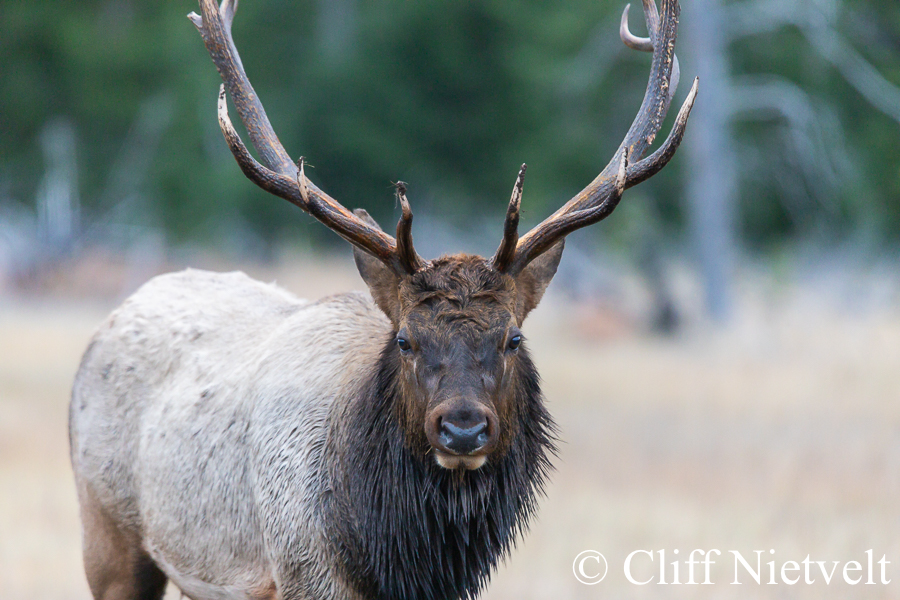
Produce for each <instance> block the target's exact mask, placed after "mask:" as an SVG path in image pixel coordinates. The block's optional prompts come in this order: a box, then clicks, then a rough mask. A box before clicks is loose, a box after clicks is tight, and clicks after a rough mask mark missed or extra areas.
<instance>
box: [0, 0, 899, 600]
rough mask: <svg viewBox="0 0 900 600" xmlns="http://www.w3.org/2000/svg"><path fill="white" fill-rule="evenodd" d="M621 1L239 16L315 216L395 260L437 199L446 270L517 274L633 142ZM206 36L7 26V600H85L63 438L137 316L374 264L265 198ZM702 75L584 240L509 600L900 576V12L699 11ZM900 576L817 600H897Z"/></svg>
mask: <svg viewBox="0 0 900 600" xmlns="http://www.w3.org/2000/svg"><path fill="white" fill-rule="evenodd" d="M624 4H625V2H624V0H568V1H565V2H537V1H511V0H466V1H452V0H415V1H411V0H378V1H370V2H362V1H361V0H293V1H287V0H243V2H242V3H241V8H240V10H239V11H238V14H237V18H236V20H235V23H234V36H235V41H236V43H237V46H238V48H239V49H240V51H241V55H242V58H243V63H244V65H245V67H246V70H247V72H248V74H249V77H250V79H251V81H252V82H253V84H254V85H255V87H256V90H257V92H258V93H259V96H260V97H261V99H262V101H263V103H264V105H265V106H266V109H267V111H268V114H269V116H270V118H271V120H272V122H273V125H274V128H275V130H276V132H278V134H279V136H280V137H281V140H282V142H283V143H284V146H285V147H286V149H287V150H288V152H290V153H291V154H292V156H294V157H295V158H296V157H299V156H300V155H304V156H306V157H307V159H308V160H309V162H310V163H311V164H312V165H313V166H314V167H315V169H312V170H310V171H308V173H309V175H310V178H311V179H313V180H314V181H315V182H316V183H317V184H318V185H320V186H321V187H322V188H323V189H324V190H326V191H328V192H329V193H330V194H331V195H332V196H334V197H335V198H337V199H338V200H339V201H341V202H342V203H344V204H345V205H346V206H348V207H356V206H362V207H365V208H366V209H368V210H369V211H370V212H371V213H372V214H373V215H375V216H376V218H377V219H378V220H379V221H380V222H381V223H382V224H383V225H384V226H385V228H393V223H395V222H396V219H397V217H398V215H399V209H398V206H397V205H396V203H395V201H394V198H393V189H392V185H391V182H392V181H397V180H404V181H407V182H409V198H410V201H411V202H412V205H413V209H414V211H415V214H416V220H415V225H414V235H415V239H416V247H417V249H418V250H419V251H420V252H421V254H422V255H423V256H425V257H426V258H431V257H434V256H436V255H438V254H440V253H442V252H451V251H452V252H456V251H461V250H463V251H468V252H479V253H482V254H490V253H492V252H493V251H494V249H495V248H496V246H497V244H498V243H499V240H500V235H501V227H502V223H503V214H504V211H505V208H506V205H507V202H508V200H509V194H510V191H511V190H512V186H513V182H514V179H515V175H516V173H517V171H518V168H519V166H520V165H521V163H523V162H526V163H528V165H529V169H528V175H527V178H526V182H525V194H524V199H523V225H522V228H523V229H524V228H525V227H529V226H531V225H533V224H535V223H537V222H539V221H540V220H541V219H542V218H544V217H545V216H547V215H548V214H550V213H551V212H552V211H553V210H555V208H557V207H558V206H560V205H561V204H563V203H564V202H565V201H566V200H568V199H569V198H570V197H572V196H573V195H574V194H576V193H577V192H578V191H579V190H580V189H581V188H582V187H583V186H584V185H586V184H587V183H588V182H589V181H591V180H592V179H593V178H594V177H595V175H596V174H597V173H598V172H599V171H600V170H601V169H602V168H603V166H604V165H605V164H606V163H607V161H608V160H609V159H610V158H611V156H612V153H613V152H614V151H615V149H616V147H617V145H618V144H619V142H620V140H621V139H622V137H623V136H624V135H625V132H626V131H627V129H628V126H629V124H630V123H631V120H632V119H633V117H634V115H635V114H636V113H637V111H638V108H639V106H640V103H641V97H642V94H643V93H644V89H645V86H646V82H647V75H648V72H649V66H650V57H649V56H648V55H646V54H642V53H639V52H635V51H633V50H628V49H626V48H625V47H624V46H623V44H622V43H621V42H620V40H619V36H618V25H619V17H620V15H621V14H622V9H623V8H624ZM192 10H197V5H196V3H195V2H194V1H192V0H185V1H184V2H181V1H179V2H173V1H171V0H166V1H163V2H159V1H157V2H151V1H149V0H102V1H101V0H82V1H80V2H50V1H48V0H0V532H2V533H0V590H2V592H0V595H2V596H3V598H4V600H7V599H8V600H19V599H22V600H25V599H26V598H27V599H29V600H34V599H36V598H37V599H41V600H83V599H85V598H89V592H88V589H87V583H86V581H85V579H84V573H83V569H82V560H81V543H80V542H81V540H80V525H79V518H78V508H77V502H76V499H75V491H74V486H73V483H72V474H71V468H70V465H69V457H68V435H67V409H66V407H67V404H68V396H69V392H70V389H71V383H72V379H73V377H74V374H75V371H76V369H77V368H78V364H79V359H80V357H81V354H82V352H83V351H84V348H85V347H86V346H87V344H88V342H89V340H90V337H91V335H92V332H93V330H94V328H95V327H96V326H97V324H98V323H100V322H101V321H102V319H103V318H104V316H105V315H107V314H108V313H109V311H110V310H112V309H113V308H114V307H115V306H116V305H117V304H118V303H119V302H121V300H122V299H123V298H124V297H125V296H126V295H128V294H130V293H131V292H133V291H134V290H135V289H136V288H137V287H138V286H139V285H141V284H142V283H144V282H145V281H146V280H147V279H149V278H150V277H152V276H153V275H155V274H157V273H159V272H163V271H168V270H174V269H179V268H183V267H184V266H194V267H212V268H216V269H219V270H225V269H235V268H240V269H243V270H245V271H247V272H248V273H249V274H250V275H252V276H254V277H256V278H259V279H262V280H265V281H273V280H276V281H277V282H278V284H279V285H281V286H283V287H284V288H285V289H287V290H289V291H291V292H293V293H296V294H298V295H300V296H302V297H306V298H317V297H320V296H322V295H326V294H332V293H335V292H338V291H343V290H347V289H352V288H354V287H355V288H356V289H360V288H362V286H363V284H362V281H361V280H360V278H359V277H358V275H357V274H356V272H355V269H354V267H353V263H352V261H351V260H350V258H349V248H348V247H347V244H346V243H344V242H343V241H342V240H340V239H339V238H338V237H337V236H336V235H334V234H332V233H331V232H329V231H328V230H326V228H325V227H323V226H322V225H320V224H318V223H316V222H315V221H314V220H313V219H311V218H310V217H308V216H307V215H305V214H303V213H302V212H301V211H300V210H299V209H297V208H296V207H294V206H291V205H289V204H288V203H287V202H284V201H282V200H281V199H278V198H275V197H273V196H269V195H267V194H265V193H264V192H262V191H260V190H259V189H258V188H257V187H255V186H254V185H253V184H252V183H250V182H249V181H247V180H246V179H245V178H244V176H243V175H242V174H241V172H240V170H239V169H238V167H237V165H236V163H235V161H234V159H233V158H232V157H231V155H230V153H229V151H228V149H227V147H226V145H225V143H224V141H223V139H222V135H221V133H220V131H219V128H218V123H217V120H216V114H215V112H216V95H217V90H218V86H219V81H220V80H219V76H218V74H217V73H216V70H215V68H214V67H213V64H212V62H211V61H210V59H209V57H208V56H207V54H206V50H205V48H204V47H203V44H202V42H201V39H200V36H199V35H198V34H197V32H196V31H195V29H194V27H193V26H192V25H191V23H190V22H189V21H188V19H187V18H186V14H187V13H188V12H189V11H192ZM631 29H632V31H633V32H634V33H636V34H638V35H644V34H645V27H644V26H643V23H642V19H641V17H640V10H639V9H638V7H637V6H633V7H632V10H631ZM677 51H678V56H679V59H680V63H681V74H682V77H681V79H682V84H681V89H680V90H678V92H677V93H676V95H675V100H674V104H675V106H676V107H677V106H679V105H680V104H681V102H682V100H683V98H684V97H685V95H686V93H687V88H688V85H689V83H690V81H691V79H692V78H693V76H694V75H699V76H700V80H701V81H700V95H699V97H698V100H697V103H696V106H695V108H694V111H693V113H692V115H691V119H690V122H689V124H688V128H687V133H686V136H685V140H684V143H683V145H682V147H681V149H680V150H679V152H678V154H677V155H676V157H675V158H674V160H673V161H672V162H671V163H670V164H669V166H668V167H667V168H666V169H664V170H663V171H662V172H661V173H660V174H659V175H657V176H656V177H654V178H653V179H651V180H650V181H648V182H646V183H644V184H642V185H640V186H638V187H636V188H632V189H631V190H629V191H628V192H627V193H626V195H625V198H624V200H623V202H622V203H621V205H620V206H619V208H618V209H617V210H616V212H615V214H614V215H612V217H610V219H609V220H607V221H605V222H604V223H601V224H599V225H597V226H594V227H589V228H586V229H584V230H581V231H579V232H576V233H575V234H573V235H571V236H569V239H568V241H567V247H566V253H565V256H564V257H563V260H562V264H561V266H560V271H559V272H558V274H557V276H556V278H555V280H554V283H553V285H552V286H550V290H549V292H548V294H547V297H546V298H545V299H544V301H543V302H542V306H541V308H540V309H539V310H537V311H535V312H534V316H533V317H529V322H528V323H527V333H528V335H529V342H528V343H529V348H530V350H531V351H532V352H533V353H534V356H535V360H536V363H537V364H538V365H540V370H541V375H542V377H543V380H544V390H545V393H546V396H547V400H548V403H549V407H550V409H551V412H552V413H553V414H554V417H555V418H556V419H557V422H558V423H559V426H560V431H561V437H562V439H563V440H564V443H563V444H561V449H560V452H561V453H560V456H559V458H558V460H557V461H556V463H555V466H556V468H557V472H556V474H555V475H554V477H553V481H552V483H551V484H550V485H549V486H548V496H547V498H546V500H545V501H544V502H543V503H542V508H541V511H540V516H539V519H537V520H536V522H535V524H534V526H533V527H532V530H531V533H530V534H529V535H528V536H526V538H525V540H524V542H523V543H522V544H520V547H519V549H518V550H517V551H516V552H515V553H514V554H513V556H512V558H511V559H510V560H509V561H507V563H506V564H505V565H504V567H503V568H502V569H501V570H500V572H499V573H498V575H497V577H496V578H495V581H494V582H493V584H492V585H491V586H490V588H489V590H488V591H487V592H486V594H485V596H484V597H485V598H490V599H491V600H505V599H512V598H515V599H516V600H521V599H534V600H543V599H548V600H549V599H555V598H560V597H567V598H597V597H601V596H609V597H616V598H660V597H666V598H692V599H696V598H719V599H721V598H740V599H741V600H747V599H748V598H783V597H785V593H786V592H785V591H784V589H783V588H780V587H778V586H767V585H766V586H760V587H759V588H752V589H751V587H750V586H743V587H742V586H734V587H732V586H730V585H725V584H724V583H723V584H722V585H718V586H703V587H704V589H703V590H699V593H698V590H697V588H692V587H691V586H685V587H684V588H681V589H676V587H675V586H667V588H666V589H665V590H664V591H665V593H663V592H662V591H660V589H659V588H656V589H651V588H652V587H653V586H646V587H644V588H637V587H635V586H633V585H631V584H629V583H628V582H627V581H626V580H625V579H624V577H623V575H622V573H621V570H620V566H621V563H622V561H623V560H624V557H625V556H626V555H627V554H628V552H630V551H632V550H634V549H637V548H667V549H672V548H681V549H682V550H683V551H687V550H688V549H690V548H713V547H718V548H720V549H722V550H723V551H724V550H725V549H731V548H734V549H738V550H741V551H742V552H744V555H745V556H751V555H752V552H753V551H754V550H755V549H769V548H775V549H777V551H778V555H777V559H778V560H779V561H782V560H786V559H792V560H801V559H802V557H803V556H806V555H807V554H812V556H813V559H814V560H822V559H826V560H842V561H846V560H860V558H861V557H864V554H863V553H864V552H865V551H866V550H867V549H872V548H874V549H875V552H876V556H879V555H880V554H881V553H882V552H886V553H887V555H888V557H889V559H890V560H891V561H892V563H891V569H896V568H898V565H900V562H898V560H897V557H898V556H900V504H898V503H897V498H898V497H900V478H898V476H897V474H898V473H900V403H898V402H897V399H898V397H900V369H898V367H897V365H900V2H897V0H733V1H732V0H683V1H682V18H681V26H680V28H679V37H678V50H677ZM675 112H676V111H675V110H672V117H670V118H669V119H668V122H667V123H666V124H664V126H663V131H668V128H669V127H670V125H671V121H672V120H673V117H674V113H675ZM233 118H234V117H233ZM235 120H236V119H235ZM659 332H665V333H675V335H659V334H658V333H659ZM587 548H593V549H596V550H600V551H602V552H604V553H605V554H606V556H607V558H608V559H609V560H610V568H611V572H610V577H609V578H608V579H607V580H606V581H605V582H604V583H603V584H602V585H600V586H598V587H596V588H594V587H588V586H582V585H580V584H578V583H577V582H576V581H575V579H574V578H573V576H572V560H573V558H574V556H576V555H577V554H578V553H579V552H581V551H582V550H584V549H587ZM682 556H684V555H682ZM616 565H619V566H618V567H617V566H616ZM719 566H720V567H722V568H723V569H724V570H723V571H722V572H721V573H720V574H719V575H717V576H716V581H722V582H724V581H726V580H727V575H728V573H727V572H726V571H727V563H726V562H721V563H720V565H719ZM891 573H892V577H893V582H894V583H892V584H891V585H890V586H878V587H877V588H876V589H873V588H875V586H862V585H861V586H856V587H855V588H850V587H847V586H842V585H833V586H831V587H828V586H826V585H825V583H824V582H821V581H819V583H818V584H817V585H812V586H795V587H794V588H792V589H791V590H790V595H791V597H792V598H809V599H810V600H812V599H815V600H821V599H823V598H840V599H841V600H847V599H848V598H866V599H867V600H871V599H872V598H885V599H887V598H891V599H896V598H898V597H900V592H898V590H900V576H898V575H897V573H898V571H896V570H894V571H892V572H891ZM863 588H867V589H863ZM167 597H168V598H169V599H171V600H175V599H177V598H179V597H180V594H179V593H178V591H177V590H175V589H174V588H173V587H170V590H169V594H168V596H167Z"/></svg>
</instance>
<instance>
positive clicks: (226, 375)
mask: <svg viewBox="0 0 900 600" xmlns="http://www.w3.org/2000/svg"><path fill="white" fill-rule="evenodd" d="M643 5H644V16H645V19H646V22H647V28H648V30H649V37H648V38H640V37H636V36H634V35H633V34H632V33H631V32H630V31H629V30H628V20H627V19H628V8H627V7H626V9H625V13H624V14H623V18H622V26H621V30H620V34H621V37H622V40H623V41H624V42H625V43H626V44H627V45H628V46H630V47H632V48H636V49H638V50H644V51H651V52H652V53H653V60H652V67H651V72H650V80H649V83H648V85H647V91H646V94H645V96H644V100H643V103H642V105H641V108H640V111H639V112H638V114H637V117H636V118H635V120H634V122H633V124H632V125H631V128H630V129H629V130H628V133H627V135H626V136H625V139H624V140H623V141H622V143H621V145H620V146H619V148H618V150H617V151H616V153H615V155H614V156H613V158H612V160H611V161H610V163H609V164H608V165H607V166H606V167H605V168H604V169H603V171H602V172H601V173H600V175H599V176H598V177H597V178H596V179H595V180H594V181H593V182H591V183H590V185H588V186H587V187H586V188H585V189H584V190H583V191H582V192H581V193H579V194H578V195H577V196H575V197H574V198H572V199H571V200H569V201H568V202H567V203H566V204H565V205H564V206H563V207H562V208H560V209H559V210H557V211H556V212H555V213H553V214H552V215H551V216H550V217H548V218H547V219H546V220H545V221H543V222H542V223H540V224H539V225H538V226H537V227H535V228H534V229H532V230H531V231H529V232H528V233H526V234H525V235H523V236H521V237H520V236H519V234H518V221H519V206H520V200H521V196H522V180H523V176H524V173H525V167H524V165H523V167H522V169H521V170H520V171H519V175H518V178H517V180H516V183H515V187H514V189H513V193H512V199H511V200H510V203H509V208H508V210H507V212H506V222H505V224H504V226H503V237H502V240H501V242H500V246H499V248H498V249H497V252H496V253H495V254H494V256H493V257H491V258H487V259H486V258H483V257H480V256H473V255H467V254H456V255H451V256H442V257H440V258H437V259H434V260H425V259H423V258H422V257H420V256H419V255H418V254H417V253H416V251H415V249H414V247H413V240H412V234H411V226H412V220H413V215H412V211H411V209H410V205H409V202H408V201H407V198H406V193H405V188H404V186H403V185H398V187H397V195H398V197H399V200H400V203H401V207H402V216H401V218H400V221H399V223H398V224H397V233H396V237H392V236H390V235H388V234H387V233H385V232H383V231H382V230H381V229H380V228H379V227H378V225H377V224H376V223H375V222H374V221H373V220H372V219H371V218H370V217H369V216H368V215H367V214H366V213H365V211H362V210H356V211H354V212H351V211H348V210H347V209H345V208H344V207H343V206H341V205H340V204H339V203H338V202H337V201H335V200H334V199H332V198H331V197H330V196H328V195H327V194H326V193H325V192H323V191H322V190H320V189H319V188H318V187H317V186H316V185H315V184H313V182H311V181H310V180H309V178H308V177H307V175H306V172H305V168H304V161H303V160H302V159H301V160H300V161H298V162H297V163H295V162H294V161H293V160H291V159H290V157H289V156H288V154H287V153H286V152H285V150H284V148H283V147H282V146H281V144H280V143H279V141H278V138H277V137H276V135H275V133H274V131H273V129H272V126H271V125H270V123H269V120H268V118H267V117H266V113H265V111H264V110H263V107H262V105H261V104H260V102H259V99H258V98H257V96H256V93H255V92H254V90H253V88H252V87H251V85H250V82H249V80H248V79H247V76H246V74H245V73H244V69H243V66H242V64H241V59H240V57H239V56H238V53H237V50H236V48H235V45H234V42H233V40H232V37H231V24H232V20H233V18H234V13H235V9H236V7H237V1H236V0H224V2H223V3H222V5H221V6H217V5H216V3H215V0H201V1H200V6H201V13H202V16H200V15H196V14H194V13H192V14H190V15H189V17H190V19H191V20H192V21H193V23H194V25H196V27H197V29H198V30H199V31H200V34H201V36H202V37H203V41H204V43H205V45H206V48H207V50H208V51H209V54H210V56H211V57H212V60H213V62H214V63H215V65H216V67H217V68H218V70H219V72H220V73H221V75H222V78H223V80H224V82H225V83H224V85H223V86H222V88H221V90H220V92H219V105H218V115H219V124H220V125H221V128H222V132H223V133H224V135H225V139H226V141H227V143H228V146H229V147H230V149H231V151H232V153H233V154H234V156H235V158H236V159H237V162H238V164H239V165H240V168H241V169H242V171H243V172H244V174H245V175H246V176H247V177H248V178H250V180H252V181H253V182H254V183H255V184H257V185H258V186H260V187H261V188H263V189H264V190H266V191H268V192H271V193H272V194H274V195H276V196H280V197H281V198H284V199H285V200H288V201H289V202H292V203H293V204H296V205H297V206H299V207H300V208H301V209H303V210H304V211H306V212H308V213H309V214H311V215H312V216H313V217H315V218H316V219H318V220H319V221H321V222H322V223H324V224H325V225H326V226H328V227H329V228H331V229H332V230H334V231H335V232H336V233H337V234H338V235H340V236H341V237H343V238H344V239H345V240H347V241H348V242H350V243H351V244H352V245H353V252H354V257H355V260H356V265H357V267H358V269H359V273H360V275H361V276H362V278H363V280H364V281H365V283H366V285H367V286H368V289H369V291H370V292H371V297H369V296H368V295H363V294H357V293H349V294H340V295H336V296H330V297H327V298H324V299H322V300H319V301H317V302H306V301H301V300H299V299H297V298H296V297H294V296H292V295H291V294H289V293H288V292H286V291H284V290H282V289H279V288H278V287H276V286H274V285H266V284H262V283H259V282H256V281H253V280H251V279H249V278H248V277H246V276H245V275H243V274H240V273H231V274H213V273H207V272H202V271H193V270H188V271H184V272H181V273H175V274H170V275H164V276H160V277H157V278H155V279H153V280H152V281H150V282H149V283H147V284H146V285H144V286H143V287H142V288H141V289H140V290H139V291H138V292H136V293H135V294H134V295H133V296H131V297H130V298H129V299H128V300H126V301H125V302H124V303H123V304H122V306H121V307H119V308H118V309H117V310H116V311H115V312H113V313H112V314H111V315H110V316H109V318H108V319H107V320H106V321H105V323H104V324H103V325H101V327H100V329H99V331H98V332H97V333H96V335H95V336H94V338H93V340H92V342H91V344H90V346H89V347H88V349H87V351H86V352H85V354H84V358H83V360H82V363H81V367H80V369H79V371H78V374H77V377H76V380H75V384H74V389H73V393H72V401H71V407H70V436H71V456H72V463H73V468H74V471H75V478H76V484H77V490H78V498H79V502H80V506H81V517H82V523H83V537H84V539H83V542H84V562H85V570H86V573H87V579H88V583H89V585H90V588H91V591H92V593H93V595H94V597H95V598H96V599H98V600H100V599H104V600H114V599H125V598H139V599H150V598H160V597H161V595H162V594H163V591H164V588H165V585H166V582H167V580H169V579H171V580H172V582H173V583H175V584H176V585H177V586H178V587H179V588H180V589H181V590H182V592H183V593H184V594H185V595H187V596H189V597H190V598H193V599H194V600H221V599H245V600H246V599H259V600H263V599H276V598H277V599H281V600H293V599H301V598H303V599H315V600H347V599H351V600H352V599H357V600H374V599H388V598H390V599H407V598H408V599H412V598H417V599H433V600H438V599H441V600H443V599H448V598H473V597H474V596H476V595H477V594H478V593H479V591H480V590H482V589H483V587H484V585H485V584H486V582H487V580H488V578H489V577H490V575H491V573H492V571H493V569H494V568H495V567H496V566H497V563H498V561H499V560H500V559H501V558H503V557H505V556H506V555H507V554H508V553H509V551H510V548H511V544H512V543H513V542H514V541H515V540H516V539H517V537H518V536H519V535H520V534H521V533H522V532H523V530H524V529H525V527H526V524H527V522H528V520H529V518H530V517H531V516H532V514H533V513H534V512H535V507H536V500H537V497H538V495H539V494H540V492H541V489H542V486H543V485H544V482H545V479H546V477H547V474H548V471H549V469H550V462H549V456H550V455H551V454H552V453H553V451H554V439H555V437H554V425H553V422H552V420H551V418H550V416H549V414H548V413H547V411H546V409H545V407H544V404H543V399H542V396H541V391H540V387H539V382H538V375H537V371H536V370H535V367H534V364H533V363H532V361H531V359H530V358H529V355H528V351H527V349H526V344H525V342H524V339H523V336H522V333H521V331H520V330H519V328H520V327H521V326H522V322H523V321H524V320H525V317H526V316H527V315H528V313H530V312H531V311H532V309H534V308H535V306H537V304H538V302H540V300H541V296H542V295H543V293H544V290H545V289H546V288H547V285H548V284H549V283H550V279H551V278H552V277H553V275H554V273H555V272H556V268H557V265H558V264H559V260H560V257H561V256H562V251H563V240H564V238H565V236H566V235H567V234H569V233H571V232H573V231H575V230H576V229H579V228H581V227H585V226H587V225H590V224H592V223H596V222H597V221H600V220H601V219H603V218H605V217H606V216H608V215H609V214H610V213H611V212H612V211H613V209H615V207H616V205H617V204H618V203H619V200H620V199H621V197H622V193H623V192H624V191H625V189H627V188H629V187H631V186H633V185H636V184H638V183H640V182H642V181H644V180H646V179H647V178H649V177H651V176H652V175H654V174H655V173H657V172H658V171H659V170H660V169H661V168H662V167H663V166H665V164H666V163H667V162H668V161H669V159H670V158H671V157H672V156H673V154H674V153H675V150H676V149H677V147H678V145H679V143H680V142H681V139H682V136H683V134H684V129H685V126H686V123H687V119H688V115H689V113H690V110H691V107H692V105H693V102H694V98H695V97H696V93H697V81H696V80H694V84H693V86H692V88H691V91H690V93H689V94H688V96H687V99H686V100H685V102H684V105H683V106H682V108H681V110H680V111H679V113H678V117H677V119H676V121H675V124H674V127H673V129H672V131H671V133H670V134H669V136H668V138H667V139H666V140H665V141H664V142H663V143H662V144H661V145H660V147H659V149H657V150H656V151H655V152H653V153H652V154H650V155H649V156H648V157H646V158H644V154H645V152H646V151H647V149H648V147H649V145H650V144H651V143H652V141H653V139H654V138H655V137H656V134H657V132H658V131H659V129H660V127H661V125H662V121H663V119H664V117H665V115H666V112H667V110H668V107H669V103H670V101H671V99H672V95H673V93H674V89H675V85H676V83H677V77H678V75H677V71H678V66H677V61H676V60H675V54H674V49H675V31H676V25H677V20H678V13H679V6H678V2H677V1H676V0H662V5H661V12H658V11H657V8H656V5H655V4H654V1H653V0H644V1H643ZM226 89H227V90H228V92H229V93H230V95H231V98H232V99H233V101H234V104H235V106H236V107H237V112H238V114H239V115H240V117H241V120H242V122H243V124H244V126H245V128H246V130H247V132H248V134H249V136H250V140H251V141H252V143H253V146H255V148H256V150H257V151H258V153H259V156H260V157H261V160H262V163H263V164H260V163H259V162H257V160H256V159H254V158H253V157H252V156H251V154H250V153H249V152H248V150H247V148H246V147H245V146H244V144H243V142H242V141H241V138H240V137H239V136H238V134H237V133H236V131H235V129H234V127H233V126H232V123H231V121H230V119H229V116H228V109H227V105H226V91H225V90H226Z"/></svg>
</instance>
